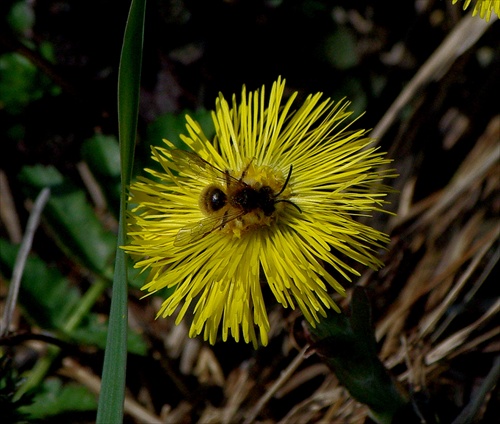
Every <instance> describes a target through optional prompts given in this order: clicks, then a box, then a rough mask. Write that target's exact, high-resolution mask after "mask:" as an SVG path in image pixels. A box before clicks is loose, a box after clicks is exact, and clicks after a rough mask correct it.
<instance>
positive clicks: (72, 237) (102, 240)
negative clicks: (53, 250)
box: [19, 165, 116, 280]
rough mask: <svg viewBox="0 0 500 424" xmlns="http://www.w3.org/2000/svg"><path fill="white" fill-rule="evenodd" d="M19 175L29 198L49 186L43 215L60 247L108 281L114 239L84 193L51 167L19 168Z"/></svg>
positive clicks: (76, 260) (77, 261) (69, 255)
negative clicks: (48, 196)
mask: <svg viewBox="0 0 500 424" xmlns="http://www.w3.org/2000/svg"><path fill="white" fill-rule="evenodd" d="M19 178H20V180H21V181H22V183H23V188H24V189H25V190H26V194H27V195H28V196H29V197H35V196H36V194H37V193H38V192H39V191H40V190H41V189H42V188H43V187H50V189H51V197H50V199H49V201H48V203H47V205H46V207H45V209H44V213H43V217H44V223H45V224H46V225H47V226H48V227H49V228H50V231H51V232H52V235H53V237H54V240H55V241H56V243H57V244H58V246H59V247H60V249H61V250H63V251H64V252H65V254H66V255H67V256H68V257H70V258H71V259H73V260H74V261H75V262H76V263H79V264H81V265H82V266H84V267H86V268H88V269H90V270H92V271H94V272H96V273H98V274H99V275H103V276H105V277H106V278H108V279H110V280H111V261H112V257H113V252H114V249H115V247H116V238H115V235H114V234H113V233H111V232H110V231H107V230H105V229H104V227H103V225H102V223H101V222H100V221H99V219H98V218H97V216H96V215H95V213H94V210H93V209H92V207H91V206H90V204H89V202H88V200H87V197H86V195H85V193H84V192H83V191H82V190H80V189H78V188H77V187H76V186H75V185H73V184H72V183H71V182H70V181H69V180H67V179H66V178H64V177H63V176H62V175H61V174H60V173H59V171H57V170H56V169H55V168H54V167H44V166H40V165H37V166H32V167H23V168H22V170H21V172H20V174H19Z"/></svg>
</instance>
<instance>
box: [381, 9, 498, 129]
mask: <svg viewBox="0 0 500 424" xmlns="http://www.w3.org/2000/svg"><path fill="white" fill-rule="evenodd" d="M496 19H497V18H495V17H493V18H492V19H491V20H490V21H489V22H486V21H485V20H484V19H478V18H477V17H472V14H469V15H467V16H465V17H464V18H463V19H462V20H461V21H460V22H459V23H458V25H457V26H455V28H453V31H451V32H450V33H449V34H448V36H447V37H446V38H445V39H444V41H443V42H442V43H441V44H440V46H439V47H438V48H437V49H436V51H435V52H434V53H433V54H432V55H431V57H429V59H427V61H426V62H425V63H424V64H423V65H422V67H421V68H420V69H419V70H418V72H417V73H416V74H415V76H414V77H413V78H412V79H411V81H410V82H409V83H408V85H407V86H406V87H405V89H404V90H403V91H402V92H401V93H400V94H399V96H398V97H397V98H396V100H395V101H394V103H393V104H392V105H391V106H390V107H389V109H388V110H387V112H386V113H385V115H384V116H383V117H382V119H381V120H380V122H379V123H378V124H377V126H376V127H375V128H374V129H373V131H372V132H371V137H373V138H376V139H380V138H382V137H383V135H384V134H385V133H386V132H387V130H388V129H389V127H390V126H391V125H392V123H393V122H394V120H395V119H396V118H397V117H398V115H399V112H400V111H401V110H402V109H403V108H404V107H405V105H406V104H407V103H408V102H409V101H410V100H411V99H412V98H413V96H415V94H416V93H417V92H418V90H420V89H421V88H422V86H424V85H425V84H427V83H429V81H432V80H433V79H439V78H440V77H441V76H442V75H443V74H444V73H445V72H446V70H447V69H448V68H449V67H450V66H451V65H452V63H453V62H454V61H455V59H456V58H457V57H459V56H460V55H461V54H462V53H464V52H465V51H466V50H467V49H468V48H469V47H471V46H473V45H474V43H475V42H476V41H477V40H479V38H480V37H481V36H482V35H483V34H484V32H485V31H486V29H487V28H488V27H489V26H490V25H491V24H492V23H493V22H494V21H495V20H496Z"/></svg>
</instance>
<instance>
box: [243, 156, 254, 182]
mask: <svg viewBox="0 0 500 424" xmlns="http://www.w3.org/2000/svg"><path fill="white" fill-rule="evenodd" d="M253 160H254V158H252V159H250V162H248V165H247V166H245V169H244V170H243V172H242V173H241V177H240V182H241V181H243V178H245V175H247V171H248V168H250V165H251V164H252V162H253Z"/></svg>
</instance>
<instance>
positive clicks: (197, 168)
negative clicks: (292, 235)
mask: <svg viewBox="0 0 500 424" xmlns="http://www.w3.org/2000/svg"><path fill="white" fill-rule="evenodd" d="M170 153H171V155H172V159H173V161H174V162H175V163H176V165H177V167H178V170H179V171H181V172H182V171H189V172H190V173H193V172H194V173H195V174H196V175H198V176H199V177H200V178H202V179H207V180H210V181H212V183H211V184H210V185H208V186H207V187H206V188H205V189H204V190H203V191H202V192H201V194H200V199H199V206H200V209H201V210H202V212H203V213H204V214H205V215H207V217H206V218H204V219H202V220H201V221H198V222H196V223H194V224H193V225H189V226H187V227H184V228H181V229H180V230H179V232H178V233H177V236H176V238H175V241H174V246H185V245H187V244H189V243H192V242H195V241H198V240H200V239H202V238H203V237H205V236H206V235H208V234H210V233H211V232H213V231H215V230H218V229H222V228H224V227H226V225H228V224H229V223H231V222H233V221H235V220H238V219H241V218H242V217H243V216H245V215H247V214H250V213H252V212H256V213H258V214H259V215H260V216H262V215H263V216H264V217H271V216H272V215H273V214H274V212H275V211H276V204H277V203H287V204H289V205H292V206H293V207H295V208H296V209H297V210H298V211H299V212H300V213H302V210H301V209H300V208H299V207H298V206H297V205H296V204H295V203H293V202H292V201H290V200H288V199H279V196H280V195H281V194H283V192H284V190H285V188H286V186H287V185H288V183H289V181H290V177H291V176H292V166H290V171H289V172H288V175H287V177H286V179H285V182H284V183H283V186H282V187H281V189H280V190H279V191H278V192H277V193H275V191H274V190H273V189H272V188H271V187H270V186H267V185H264V186H261V187H259V188H254V187H252V186H251V185H250V184H247V183H246V182H245V181H244V178H245V176H246V173H247V171H248V168H249V167H250V165H251V163H252V161H250V163H249V164H248V165H247V166H246V167H245V169H244V170H243V172H242V174H241V176H240V178H235V177H233V176H232V175H231V174H230V173H229V171H228V170H225V171H222V170H220V169H218V168H217V167H215V166H213V165H212V164H210V163H209V162H207V161H206V160H204V159H202V158H201V157H199V156H198V155H197V154H196V153H193V152H188V151H185V150H179V149H175V150H172V151H171V152H170ZM215 182H217V183H215Z"/></svg>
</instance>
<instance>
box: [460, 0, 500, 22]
mask: <svg viewBox="0 0 500 424" xmlns="http://www.w3.org/2000/svg"><path fill="white" fill-rule="evenodd" d="M457 1H458V0H453V4H455V3H456V2H457ZM470 2H471V0H465V2H464V10H465V9H467V8H468V7H469V5H470ZM493 11H495V13H496V14H497V15H498V16H500V0H477V2H476V5H475V6H474V11H473V12H472V16H476V15H477V13H478V12H479V16H481V18H482V19H486V21H489V20H490V18H491V12H493Z"/></svg>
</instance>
